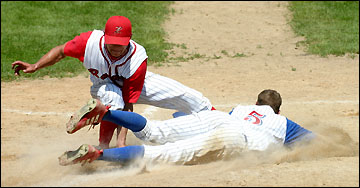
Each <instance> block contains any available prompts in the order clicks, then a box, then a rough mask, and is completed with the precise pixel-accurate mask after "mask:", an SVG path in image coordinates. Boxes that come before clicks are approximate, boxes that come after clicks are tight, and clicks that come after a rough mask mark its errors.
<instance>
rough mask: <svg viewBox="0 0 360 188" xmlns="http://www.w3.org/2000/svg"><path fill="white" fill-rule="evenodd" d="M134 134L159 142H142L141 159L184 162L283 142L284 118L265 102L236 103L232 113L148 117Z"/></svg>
mask: <svg viewBox="0 0 360 188" xmlns="http://www.w3.org/2000/svg"><path fill="white" fill-rule="evenodd" d="M134 134H135V136H136V137H138V138H140V139H142V140H144V141H149V142H152V143H157V144H161V145H155V146H154V145H146V144H145V145H144V148H145V152H144V159H147V160H150V161H151V162H159V161H161V162H168V163H176V164H185V163H188V162H192V161H194V160H197V159H199V158H200V157H203V156H205V155H207V154H209V153H211V152H216V155H217V157H219V156H224V157H225V156H229V155H230V156H231V155H234V154H235V155H237V154H239V153H240V152H242V151H244V150H257V151H263V150H266V149H268V148H269V146H270V145H275V146H276V145H280V146H282V145H283V144H284V141H285V137H286V136H287V134H288V132H287V118H286V117H284V116H281V115H278V114H275V113H274V111H273V109H272V108H271V107H270V106H268V105H262V106H258V105H250V106H240V105H239V106H237V107H236V108H234V109H233V111H232V113H231V114H229V113H225V112H221V111H216V110H215V111H201V112H199V113H195V114H191V115H187V116H181V117H178V118H174V119H169V120H165V121H150V120H147V123H146V125H145V127H144V129H143V130H141V131H139V132H134Z"/></svg>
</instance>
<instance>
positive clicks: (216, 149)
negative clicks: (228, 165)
mask: <svg viewBox="0 0 360 188" xmlns="http://www.w3.org/2000/svg"><path fill="white" fill-rule="evenodd" d="M246 145H247V143H246V139H245V137H244V135H243V134H242V131H241V128H240V126H238V125H237V124H233V125H226V126H222V127H219V128H217V129H214V130H212V131H210V132H207V133H205V134H201V135H197V136H194V137H191V138H187V139H184V140H179V141H176V142H169V143H166V144H164V145H156V146H149V145H144V147H145V152H144V160H147V161H149V162H162V163H175V164H198V163H204V162H205V163H206V162H209V161H213V160H219V159H228V158H231V157H234V156H238V155H240V153H241V152H243V151H244V150H245V149H246Z"/></svg>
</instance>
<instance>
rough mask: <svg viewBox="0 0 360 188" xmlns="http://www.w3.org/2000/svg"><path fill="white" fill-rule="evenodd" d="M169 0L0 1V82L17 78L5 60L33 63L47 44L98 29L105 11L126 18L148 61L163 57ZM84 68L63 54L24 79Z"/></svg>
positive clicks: (166, 46)
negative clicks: (53, 62) (57, 60)
mask: <svg viewBox="0 0 360 188" xmlns="http://www.w3.org/2000/svg"><path fill="white" fill-rule="evenodd" d="M171 3H172V2H170V1H152V2H151V1H5V2H4V1H1V81H11V80H14V79H17V78H16V77H15V76H14V75H13V70H12V69H11V63H12V62H14V61H16V60H21V61H25V62H28V63H31V64H33V63H36V62H37V61H38V60H39V59H40V58H41V57H42V56H43V55H44V54H46V53H47V52H48V51H49V50H51V49H52V48H53V47H55V46H57V45H60V44H64V43H65V42H67V41H69V40H71V39H73V38H74V37H75V36H77V35H79V34H80V33H82V32H87V31H91V30H94V29H104V27H105V23H106V21H107V19H108V18H109V17H110V16H113V15H122V16H126V17H128V18H129V19H130V20H131V22H132V27H133V40H135V41H137V42H138V43H139V44H141V45H143V46H144V47H145V49H146V51H147V54H148V56H149V61H148V63H149V64H150V65H151V64H152V63H155V62H162V61H165V59H166V57H167V56H168V54H167V53H166V52H165V50H168V49H171V47H172V45H173V44H169V43H167V42H166V41H165V40H164V36H165V35H166V33H165V32H164V30H163V28H162V27H161V24H162V23H163V22H164V21H165V19H167V16H168V15H169V13H170V10H169V8H168V6H169V5H170V4H171ZM83 72H86V69H85V68H84V67H83V66H82V64H81V62H80V61H79V60H77V59H75V58H71V57H66V58H65V59H63V60H62V61H60V62H58V63H57V64H55V65H53V66H50V67H46V68H44V69H41V70H39V71H37V72H35V73H32V74H24V73H22V72H21V73H20V74H21V75H22V77H25V78H39V77H44V76H46V75H48V76H51V77H64V76H76V75H78V74H80V73H83Z"/></svg>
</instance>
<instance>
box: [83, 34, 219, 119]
mask: <svg viewBox="0 0 360 188" xmlns="http://www.w3.org/2000/svg"><path fill="white" fill-rule="evenodd" d="M103 35H104V33H103V31H100V30H94V31H93V32H92V34H91V36H90V38H89V39H88V41H87V44H86V49H85V55H84V66H85V67H86V68H87V69H88V70H89V71H90V72H92V71H95V72H92V74H91V75H90V79H91V81H92V82H93V85H92V86H91V89H90V92H91V95H92V97H93V98H98V99H100V100H101V102H102V103H103V104H105V105H107V104H110V105H111V108H110V109H111V110H115V109H123V107H124V100H123V96H122V91H121V86H122V84H123V83H122V80H121V79H116V80H114V79H113V80H111V79H110V77H111V76H117V78H120V77H123V78H125V79H127V78H129V77H131V76H132V75H133V74H134V73H135V71H136V70H137V68H138V67H139V66H140V65H141V63H142V62H143V61H144V60H145V59H146V58H147V55H146V52H145V49H144V47H142V46H141V45H139V44H137V43H136V42H135V41H133V40H130V49H129V51H128V53H127V54H126V55H125V56H124V57H123V58H121V59H120V60H118V61H116V62H113V63H110V62H111V60H110V58H109V57H108V55H107V53H106V52H105V49H104V48H103V46H104V40H103V37H102V36H103ZM99 44H100V45H99ZM94 73H96V74H94ZM104 75H105V76H104ZM114 82H115V83H114ZM137 103H138V104H148V105H153V106H157V107H161V108H167V109H176V110H179V111H182V112H185V113H187V114H190V113H193V112H199V111H201V110H211V108H212V105H211V103H210V101H209V100H208V99H207V98H206V97H204V96H203V95H202V94H201V93H200V92H198V91H196V90H194V89H191V88H189V87H187V86H184V85H183V84H181V83H179V82H177V81H175V80H172V79H170V78H166V77H164V76H161V75H158V74H155V73H152V72H149V71H147V72H146V76H145V81H144V85H143V89H142V92H141V94H140V97H139V99H138V101H137Z"/></svg>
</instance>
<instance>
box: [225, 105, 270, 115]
mask: <svg viewBox="0 0 360 188" xmlns="http://www.w3.org/2000/svg"><path fill="white" fill-rule="evenodd" d="M253 111H255V112H257V113H262V114H269V115H276V114H275V112H274V110H273V109H272V108H271V107H270V106H269V105H237V106H236V107H235V108H234V109H233V110H232V113H234V114H243V113H244V114H247V113H251V112H253Z"/></svg>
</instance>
